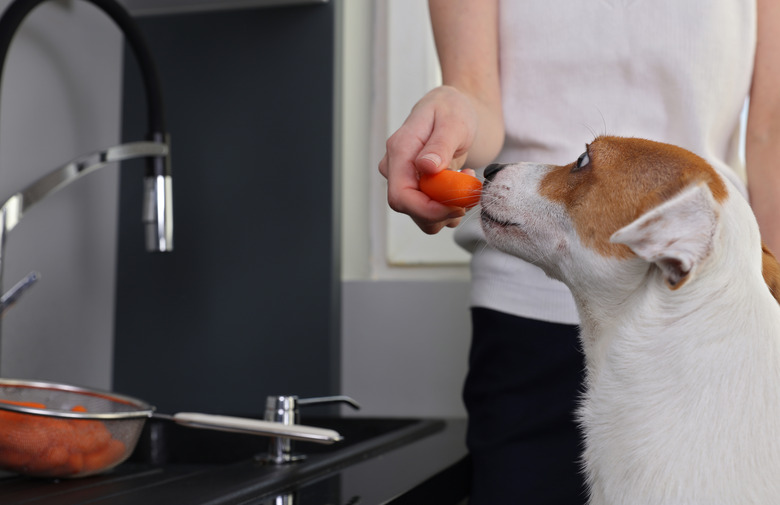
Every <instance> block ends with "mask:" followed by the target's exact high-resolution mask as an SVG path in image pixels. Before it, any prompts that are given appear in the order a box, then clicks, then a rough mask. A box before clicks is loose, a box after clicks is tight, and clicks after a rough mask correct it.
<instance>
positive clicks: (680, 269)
mask: <svg viewBox="0 0 780 505" xmlns="http://www.w3.org/2000/svg"><path fill="white" fill-rule="evenodd" d="M717 220H718V214H717V212H716V210H715V200H714V199H713V197H712V193H711V192H710V190H709V188H708V187H707V185H706V184H703V183H700V184H697V185H695V186H691V187H688V188H686V189H685V190H683V191H682V192H680V193H678V194H677V195H675V196H674V197H672V198H671V199H669V200H667V201H666V202H664V203H662V204H661V205H658V206H657V207H654V208H653V209H651V210H649V211H647V212H645V213H644V214H642V215H641V216H639V218H637V219H636V220H635V221H633V222H632V223H630V224H629V225H627V226H624V227H623V228H621V229H620V230H618V231H616V232H615V233H614V234H613V235H612V237H611V238H610V241H611V242H613V243H616V244H625V245H627V246H628V247H629V248H631V250H632V251H634V253H635V254H636V255H637V256H639V257H640V258H642V259H644V260H645V261H648V262H651V263H655V264H656V265H657V266H658V267H659V268H660V269H661V272H662V273H663V275H664V279H665V280H666V283H667V285H668V286H669V287H670V288H672V289H677V288H679V287H680V286H682V285H683V284H684V283H685V281H686V280H688V279H689V278H690V277H689V276H690V274H691V272H692V271H693V270H694V268H695V267H696V266H697V265H698V264H699V263H700V262H701V261H702V260H703V259H704V258H706V257H707V256H708V255H709V254H710V251H712V247H713V237H714V235H715V228H716V227H717Z"/></svg>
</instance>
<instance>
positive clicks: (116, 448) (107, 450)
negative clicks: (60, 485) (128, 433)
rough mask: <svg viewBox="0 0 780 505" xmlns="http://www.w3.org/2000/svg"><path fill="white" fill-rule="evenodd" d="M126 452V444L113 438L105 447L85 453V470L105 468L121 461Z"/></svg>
mask: <svg viewBox="0 0 780 505" xmlns="http://www.w3.org/2000/svg"><path fill="white" fill-rule="evenodd" d="M124 454H125V444H123V443H122V442H121V441H120V440H117V439H115V438H112V439H111V441H110V442H109V444H108V445H107V446H106V447H104V448H103V449H101V450H99V451H96V452H92V453H89V454H85V455H84V471H85V472H89V471H94V470H104V469H106V468H108V467H110V466H111V465H114V464H116V463H118V462H119V460H120V459H121V458H122V456H123V455H124Z"/></svg>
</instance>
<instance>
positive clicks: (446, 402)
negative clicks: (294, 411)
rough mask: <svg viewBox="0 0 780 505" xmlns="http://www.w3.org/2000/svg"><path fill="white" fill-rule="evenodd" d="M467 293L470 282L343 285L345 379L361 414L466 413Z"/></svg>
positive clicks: (392, 282)
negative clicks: (463, 396) (463, 402)
mask: <svg viewBox="0 0 780 505" xmlns="http://www.w3.org/2000/svg"><path fill="white" fill-rule="evenodd" d="M468 292H469V283H468V282H465V281H349V282H345V283H343V285H342V365H341V367H342V368H341V373H342V376H341V380H342V387H343V392H344V394H347V395H350V396H352V397H353V398H356V399H358V400H359V401H360V403H361V405H362V407H363V408H362V409H361V411H360V412H359V413H358V415H361V416H391V417H405V416H411V417H414V416H431V417H436V416H442V417H463V416H465V410H464V408H463V404H462V402H461V390H462V387H463V380H464V379H465V376H466V369H467V359H468V348H469V336H470V334H471V331H470V328H471V322H470V317H469V312H468ZM344 412H345V413H347V412H348V410H346V409H345V410H344ZM349 413H351V412H349Z"/></svg>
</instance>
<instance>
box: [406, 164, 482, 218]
mask: <svg viewBox="0 0 780 505" xmlns="http://www.w3.org/2000/svg"><path fill="white" fill-rule="evenodd" d="M420 190H421V191H422V192H423V193H425V194H426V195H428V196H429V197H430V198H431V199H432V200H436V201H437V202H439V203H442V204H444V205H450V206H453V207H464V208H466V209H470V208H472V207H474V206H475V205H477V204H478V203H479V198H480V196H481V194H482V182H481V181H480V180H479V179H477V178H476V177H474V176H472V175H469V174H466V173H463V172H455V171H453V170H446V169H445V170H442V171H441V172H438V173H435V174H433V175H430V174H420Z"/></svg>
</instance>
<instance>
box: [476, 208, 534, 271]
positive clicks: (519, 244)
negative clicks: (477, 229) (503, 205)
mask: <svg viewBox="0 0 780 505" xmlns="http://www.w3.org/2000/svg"><path fill="white" fill-rule="evenodd" d="M482 230H483V231H484V232H485V238H486V239H487V242H488V244H490V245H492V246H493V247H495V248H496V249H498V250H500V251H503V252H505V253H507V254H511V255H512V256H517V257H518V258H520V259H522V260H525V261H531V262H532V261H534V257H533V256H534V255H533V249H534V247H533V240H531V238H530V236H529V235H528V233H527V232H526V230H525V229H524V228H523V227H522V226H521V225H520V224H518V223H512V222H510V221H504V220H502V219H500V218H498V217H495V216H493V215H491V214H489V213H487V212H484V211H483V212H482Z"/></svg>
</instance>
